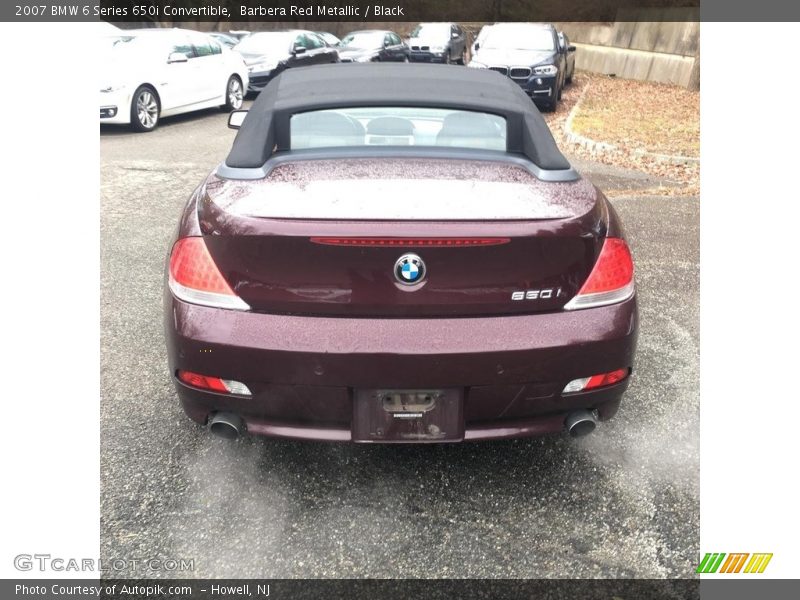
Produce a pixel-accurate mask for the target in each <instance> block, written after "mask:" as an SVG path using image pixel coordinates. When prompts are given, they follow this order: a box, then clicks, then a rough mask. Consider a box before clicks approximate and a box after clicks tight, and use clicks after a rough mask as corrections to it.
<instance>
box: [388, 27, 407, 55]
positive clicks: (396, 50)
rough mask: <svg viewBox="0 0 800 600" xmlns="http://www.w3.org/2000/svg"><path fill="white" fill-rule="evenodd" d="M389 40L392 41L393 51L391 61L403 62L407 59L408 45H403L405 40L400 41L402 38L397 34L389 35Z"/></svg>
mask: <svg viewBox="0 0 800 600" xmlns="http://www.w3.org/2000/svg"><path fill="white" fill-rule="evenodd" d="M389 38H390V40H391V49H392V58H391V60H395V61H399V62H402V61H404V60H405V59H406V45H405V44H404V43H403V40H401V39H400V36H399V35H397V34H396V33H392V32H390V33H389Z"/></svg>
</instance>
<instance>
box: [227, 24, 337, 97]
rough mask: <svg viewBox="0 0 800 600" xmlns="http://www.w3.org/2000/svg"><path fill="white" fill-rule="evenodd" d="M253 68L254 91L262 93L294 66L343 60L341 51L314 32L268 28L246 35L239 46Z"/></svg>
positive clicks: (249, 67) (252, 88)
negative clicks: (268, 85)
mask: <svg viewBox="0 0 800 600" xmlns="http://www.w3.org/2000/svg"><path fill="white" fill-rule="evenodd" d="M235 50H236V52H238V53H239V54H241V55H242V58H243V59H244V62H245V64H246V65H247V68H248V70H249V71H250V85H249V87H248V88H247V89H248V91H250V92H260V91H261V90H263V89H264V87H265V86H266V85H267V84H268V83H269V82H270V81H271V80H272V79H273V78H274V77H275V76H276V75H277V74H278V73H281V72H282V71H285V70H286V69H290V68H292V67H305V66H309V65H318V64H323V63H334V62H339V53H338V52H337V51H336V49H335V48H331V47H330V46H328V44H326V43H325V42H324V41H323V39H322V38H321V37H319V36H318V35H317V34H316V33H314V32H313V31H304V30H301V29H292V30H288V31H265V32H259V33H253V34H250V35H249V36H247V37H246V38H244V39H243V40H242V41H241V42H240V43H239V45H238V46H236V48H235Z"/></svg>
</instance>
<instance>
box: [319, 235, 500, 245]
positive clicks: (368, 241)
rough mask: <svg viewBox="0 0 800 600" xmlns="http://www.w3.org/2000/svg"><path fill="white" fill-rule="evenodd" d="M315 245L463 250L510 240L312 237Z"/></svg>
mask: <svg viewBox="0 0 800 600" xmlns="http://www.w3.org/2000/svg"><path fill="white" fill-rule="evenodd" d="M311 241H312V242H314V243H315V244H326V245H328V246H375V247H387V248H397V247H403V248H422V247H424V248H431V247H435V248H463V247H465V246H499V245H500V244H507V243H508V242H510V241H511V239H510V238H373V237H353V238H340V237H312V238H311Z"/></svg>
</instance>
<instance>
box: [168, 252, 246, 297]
mask: <svg viewBox="0 0 800 600" xmlns="http://www.w3.org/2000/svg"><path fill="white" fill-rule="evenodd" d="M169 289H170V290H172V293H173V294H175V296H176V297H178V298H180V299H181V300H185V301H186V302H191V303H193V304H202V305H204V306H216V307H218V308H233V309H237V310H249V309H250V306H248V304H247V303H246V302H245V301H244V300H242V299H241V298H239V296H237V295H236V294H234V293H233V290H232V289H231V286H229V285H228V282H227V281H225V278H224V277H223V276H222V273H220V272H219V269H218V268H217V265H216V264H215V263H214V259H212V258H211V255H210V254H209V253H208V248H207V247H206V243H205V242H204V241H203V238H202V237H187V238H183V239H180V240H178V241H177V242H175V245H174V246H173V247H172V255H171V256H170V258H169Z"/></svg>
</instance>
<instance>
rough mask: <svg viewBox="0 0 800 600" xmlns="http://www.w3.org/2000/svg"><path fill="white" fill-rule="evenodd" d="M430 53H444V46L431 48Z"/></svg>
mask: <svg viewBox="0 0 800 600" xmlns="http://www.w3.org/2000/svg"><path fill="white" fill-rule="evenodd" d="M431 52H437V53H440V52H444V46H431Z"/></svg>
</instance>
